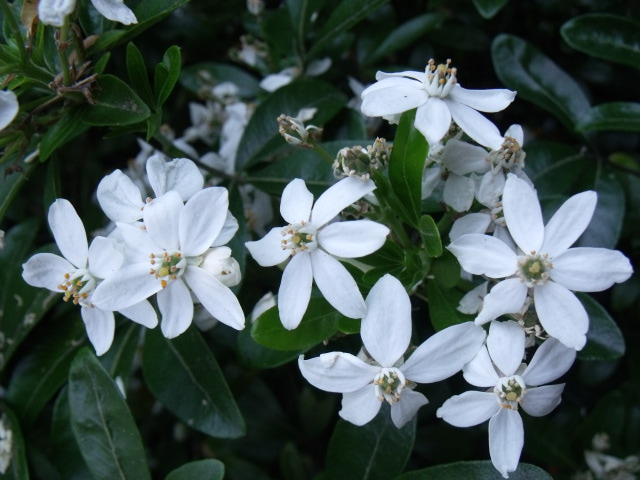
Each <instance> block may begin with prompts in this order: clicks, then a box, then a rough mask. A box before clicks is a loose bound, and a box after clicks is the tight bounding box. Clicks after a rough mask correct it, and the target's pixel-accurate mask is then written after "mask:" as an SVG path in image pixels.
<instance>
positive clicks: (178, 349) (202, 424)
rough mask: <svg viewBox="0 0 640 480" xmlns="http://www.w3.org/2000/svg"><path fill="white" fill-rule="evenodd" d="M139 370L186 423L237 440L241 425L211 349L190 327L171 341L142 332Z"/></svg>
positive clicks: (241, 421)
mask: <svg viewBox="0 0 640 480" xmlns="http://www.w3.org/2000/svg"><path fill="white" fill-rule="evenodd" d="M142 371H143V374H144V378H145V380H146V381H147V386H148V387H149V389H150V390H151V392H152V393H153V395H154V396H155V397H156V398H157V399H158V400H159V401H160V402H161V403H162V404H163V405H164V406H165V407H166V408H167V409H168V410H169V411H171V412H172V413H174V414H175V415H176V416H178V417H179V418H180V419H181V420H182V421H184V422H185V423H186V424H187V425H189V426H190V427H192V428H194V429H196V430H199V431H201V432H203V433H205V434H207V435H210V436H212V437H216V438H237V437H240V436H242V435H243V434H244V433H245V423H244V419H243V418H242V415H241V414H240V410H238V406H237V405H236V402H235V400H234V398H233V395H232V394H231V392H230V391H229V387H228V385H227V382H226V380H225V378H224V376H223V374H222V371H221V370H220V367H219V366H218V362H216V359H215V357H214V356H213V354H212V353H211V350H210V349H209V347H208V346H207V344H206V343H205V341H204V339H203V338H202V336H201V335H200V333H199V332H198V330H197V329H196V328H195V327H193V326H192V327H190V328H189V329H188V330H187V331H186V332H185V333H183V334H182V335H180V336H179V337H176V338H174V339H172V340H168V339H166V338H164V336H163V335H162V333H161V332H160V329H158V328H156V329H154V330H149V331H148V332H146V338H145V342H144V352H143V355H142Z"/></svg>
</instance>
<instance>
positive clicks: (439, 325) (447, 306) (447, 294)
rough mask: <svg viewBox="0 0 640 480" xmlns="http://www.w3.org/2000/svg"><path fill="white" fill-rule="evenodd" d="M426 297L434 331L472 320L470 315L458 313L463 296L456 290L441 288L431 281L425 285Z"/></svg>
mask: <svg viewBox="0 0 640 480" xmlns="http://www.w3.org/2000/svg"><path fill="white" fill-rule="evenodd" d="M427 295H428V298H429V317H430V319H431V325H433V328H435V329H436V330H442V329H444V328H447V327H450V326H451V325H456V324H458V323H463V322H468V321H471V320H473V316H472V315H465V314H463V313H461V312H459V311H458V309H457V307H458V304H459V303H460V300H461V299H462V296H463V294H462V293H461V292H459V291H458V290H453V289H451V288H443V286H442V285H441V284H440V283H438V282H436V281H433V280H432V281H430V282H429V283H428V284H427Z"/></svg>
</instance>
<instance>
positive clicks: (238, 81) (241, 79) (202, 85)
mask: <svg viewBox="0 0 640 480" xmlns="http://www.w3.org/2000/svg"><path fill="white" fill-rule="evenodd" d="M223 82H231V83H233V84H234V85H236V86H237V87H238V89H239V91H238V95H239V96H241V97H243V98H253V97H255V96H257V95H258V93H259V92H260V84H259V83H258V81H257V80H256V79H255V78H254V77H253V76H252V75H250V74H248V73H247V72H245V71H244V70H242V69H241V68H238V67H236V66H234V65H226V64H223V63H213V62H203V63H196V64H195V65H190V66H188V67H185V68H183V69H182V73H181V74H180V83H181V84H182V86H183V87H184V88H186V89H187V90H189V91H190V92H191V93H194V94H196V95H199V94H201V93H202V91H203V90H205V91H206V90H211V88H212V87H214V86H215V85H218V84H220V83H223Z"/></svg>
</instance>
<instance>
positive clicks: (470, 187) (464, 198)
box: [442, 173, 476, 212]
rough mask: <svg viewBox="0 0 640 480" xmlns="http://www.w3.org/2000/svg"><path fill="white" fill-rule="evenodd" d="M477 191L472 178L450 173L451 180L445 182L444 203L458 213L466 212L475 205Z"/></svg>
mask: <svg viewBox="0 0 640 480" xmlns="http://www.w3.org/2000/svg"><path fill="white" fill-rule="evenodd" d="M475 189H476V187H475V184H474V183H473V180H472V179H471V178H469V177H463V176H461V175H456V174H455V173H450V174H449V178H447V181H446V182H444V191H443V192H442V198H443V200H444V203H446V204H447V205H449V206H450V207H452V208H453V209H454V210H455V211H456V212H466V211H468V210H469V209H470V208H471V204H472V203H473V194H474V193H475Z"/></svg>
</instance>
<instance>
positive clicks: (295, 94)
mask: <svg viewBox="0 0 640 480" xmlns="http://www.w3.org/2000/svg"><path fill="white" fill-rule="evenodd" d="M345 103H346V97H345V96H344V94H343V93H342V92H340V91H339V90H338V89H337V88H335V87H334V86H333V85H331V84H329V83H326V82H323V81H320V80H315V79H300V80H296V81H294V82H293V83H290V84H289V85H285V86H284V87H282V88H279V89H278V90H276V91H275V92H273V93H272V94H271V95H270V96H269V97H267V99H266V100H265V101H264V102H262V103H261V104H260V105H258V107H257V108H256V110H255V112H254V113H253V115H252V116H251V119H250V120H249V123H248V124H247V128H246V129H245V131H244V134H243V135H242V139H241V140H240V145H239V147H238V153H237V154H236V171H239V170H242V169H245V168H247V167H249V166H251V165H253V164H255V163H256V162H258V161H260V160H262V159H264V157H265V156H267V154H268V153H269V152H270V151H272V150H273V148H274V145H275V146H276V147H279V146H281V145H282V144H283V143H284V140H283V139H282V138H279V137H280V134H279V133H278V122H277V119H278V117H279V116H280V114H282V113H284V114H285V115H292V116H296V115H298V112H299V111H300V110H301V109H303V108H317V109H318V111H317V112H316V114H315V115H314V117H313V118H312V119H311V120H310V121H309V122H307V124H309V123H311V124H313V125H318V126H319V125H323V124H324V123H325V122H327V121H328V120H329V119H330V118H332V117H333V116H334V115H335V114H336V113H337V112H338V110H340V108H342V106H343V105H344V104H345Z"/></svg>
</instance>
